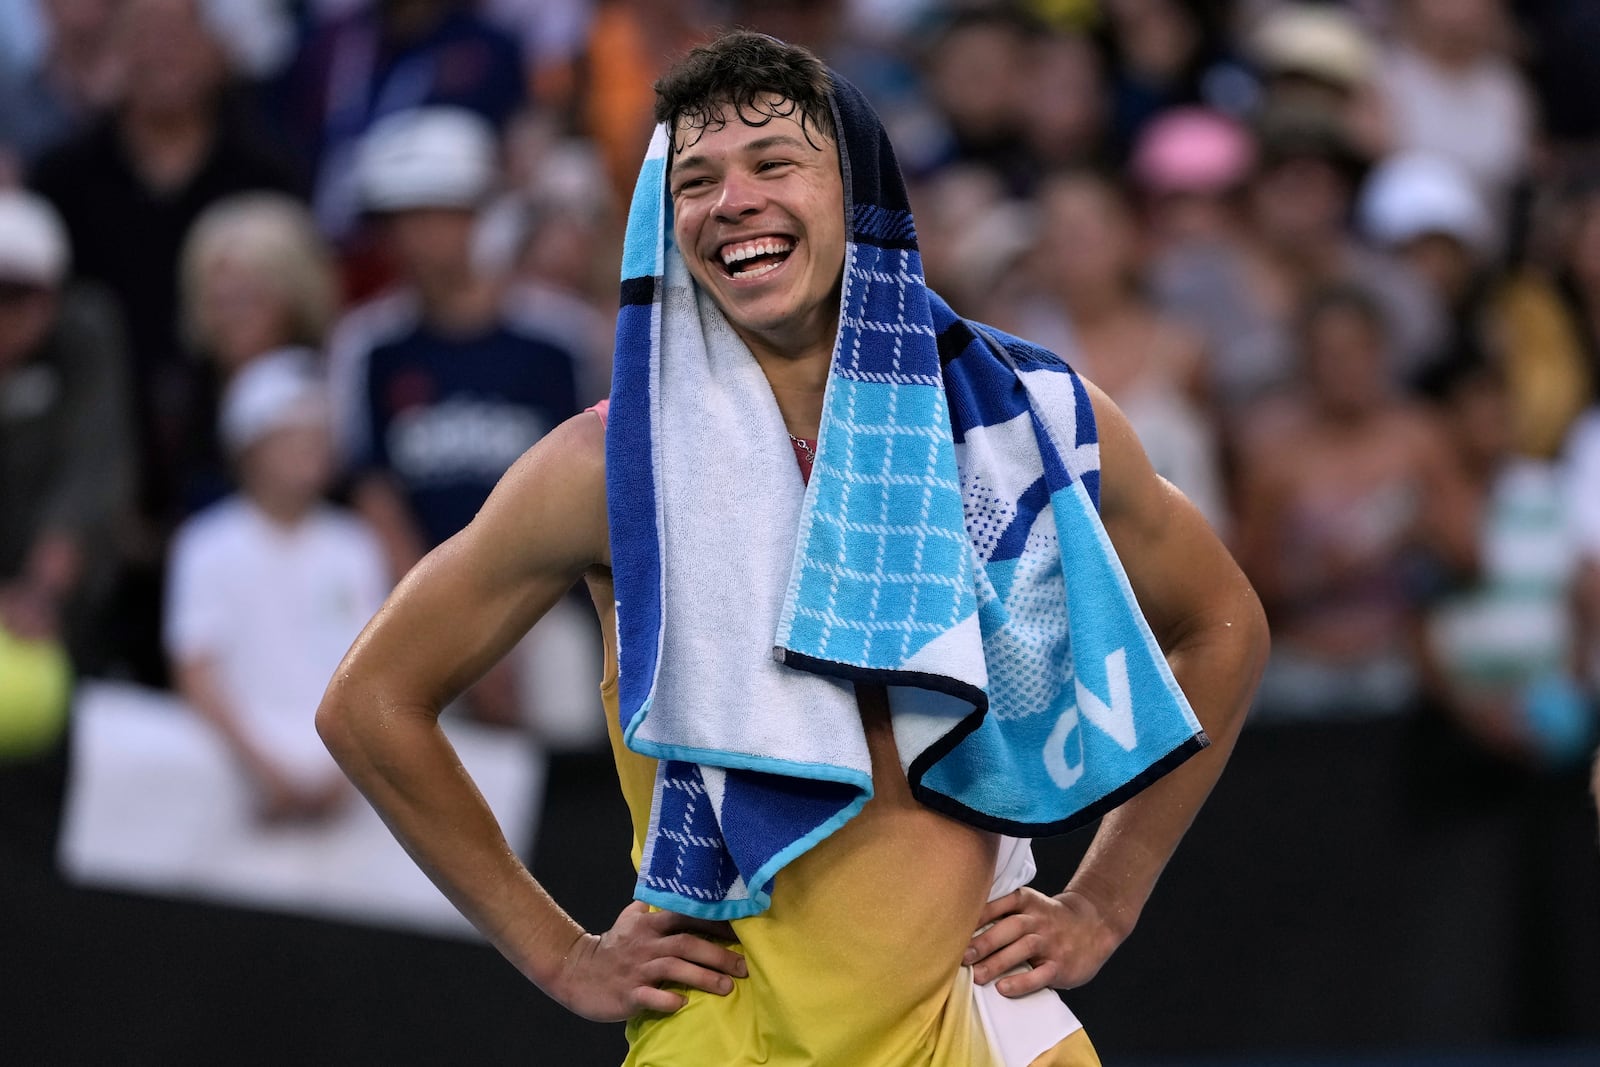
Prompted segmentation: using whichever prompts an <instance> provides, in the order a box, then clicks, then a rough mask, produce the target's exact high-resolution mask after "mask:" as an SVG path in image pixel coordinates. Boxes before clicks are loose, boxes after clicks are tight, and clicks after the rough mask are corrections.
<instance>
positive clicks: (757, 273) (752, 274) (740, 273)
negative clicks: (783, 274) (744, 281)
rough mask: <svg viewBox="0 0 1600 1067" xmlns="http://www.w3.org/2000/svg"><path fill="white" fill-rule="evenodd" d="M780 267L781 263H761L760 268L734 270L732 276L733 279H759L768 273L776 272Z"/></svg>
mask: <svg viewBox="0 0 1600 1067" xmlns="http://www.w3.org/2000/svg"><path fill="white" fill-rule="evenodd" d="M781 266H783V264H782V263H781V262H779V263H763V264H761V266H759V267H751V268H750V269H749V270H736V271H734V272H733V276H734V277H735V278H759V277H761V276H762V275H763V274H765V273H767V272H768V271H773V270H777V269H778V268H779V267H781Z"/></svg>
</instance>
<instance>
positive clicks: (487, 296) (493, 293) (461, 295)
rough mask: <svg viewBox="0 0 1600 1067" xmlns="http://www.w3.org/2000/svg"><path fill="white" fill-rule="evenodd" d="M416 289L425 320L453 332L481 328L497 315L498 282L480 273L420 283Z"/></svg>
mask: <svg viewBox="0 0 1600 1067" xmlns="http://www.w3.org/2000/svg"><path fill="white" fill-rule="evenodd" d="M418 290H419V292H420V294H421V298H422V307H423V311H424V313H425V314H426V316H427V318H428V321H430V322H432V323H433V324H434V325H436V326H439V327H442V328H443V329H445V330H447V331H450V332H452V333H470V332H472V331H474V330H479V329H482V328H483V327H485V326H487V325H488V324H489V323H491V322H493V321H494V318H495V316H496V315H498V314H499V312H500V283H499V281H498V280H496V279H494V278H490V277H486V276H484V275H481V274H473V273H468V274H466V275H464V276H461V277H456V278H452V279H450V280H449V281H445V282H435V283H433V284H428V283H420V284H419V285H418Z"/></svg>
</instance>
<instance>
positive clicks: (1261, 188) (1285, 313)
mask: <svg viewBox="0 0 1600 1067" xmlns="http://www.w3.org/2000/svg"><path fill="white" fill-rule="evenodd" d="M1258 143H1259V146H1260V158H1259V162H1258V164H1257V167H1256V170H1255V173H1254V174H1253V175H1252V176H1251V178H1250V181H1249V185H1248V188H1247V190H1246V193H1245V225H1244V227H1243V228H1242V230H1241V231H1240V232H1239V234H1238V235H1237V236H1236V237H1231V238H1229V237H1225V238H1223V239H1222V240H1211V241H1205V242H1191V243H1182V244H1177V245H1174V246H1172V247H1169V248H1168V249H1167V250H1166V251H1165V253H1164V254H1163V255H1162V257H1161V259H1160V260H1158V261H1157V262H1156V263H1155V264H1153V266H1152V270H1151V284H1152V291H1153V293H1154V295H1155V298H1156V302H1157V303H1158V304H1159V305H1160V306H1161V307H1163V308H1164V309H1165V310H1167V311H1169V312H1171V313H1172V314H1174V315H1175V316H1177V317H1178V318H1180V319H1182V320H1184V321H1185V322H1188V323H1190V324H1191V325H1193V326H1195V327H1196V328H1198V329H1199V330H1200V331H1201V333H1202V335H1203V336H1204V337H1205V339H1206V347H1207V350H1208V351H1209V352H1210V353H1211V361H1210V368H1211V382H1212V390H1213V395H1214V397H1215V398H1216V401H1217V403H1218V405H1219V407H1220V410H1221V411H1222V413H1223V414H1224V416H1225V417H1228V418H1229V419H1230V421H1231V419H1232V417H1233V416H1235V415H1237V414H1239V413H1240V412H1242V411H1243V410H1244V409H1245V408H1246V407H1247V406H1248V405H1249V404H1250V403H1251V402H1252V401H1254V400H1256V399H1259V398H1260V397H1261V396H1262V395H1263V394H1264V393H1266V392H1267V391H1269V390H1271V389H1273V388H1275V387H1277V386H1280V385H1282V384H1283V383H1284V382H1286V381H1287V380H1289V379H1290V378H1291V377H1293V376H1294V374H1295V370H1296V361H1295V358H1294V338H1293V333H1292V330H1291V328H1290V326H1291V323H1292V321H1293V319H1294V316H1295V313H1296V309H1297V308H1299V307H1301V306H1303V304H1304V302H1305V300H1306V299H1307V297H1308V295H1309V294H1310V293H1312V292H1315V291H1316V290H1318V289H1319V288H1322V287H1324V286H1328V285H1336V284H1347V283H1348V284H1353V285H1359V286H1361V287H1363V288H1365V289H1366V290H1367V291H1368V292H1369V293H1370V294H1371V295H1372V297H1373V298H1374V299H1375V300H1376V301H1378V303H1379V305H1380V306H1381V307H1382V309H1383V314H1384V318H1385V320H1386V321H1387V322H1388V324H1389V325H1388V327H1387V329H1386V330H1385V334H1384V336H1385V339H1386V342H1385V343H1386V344H1388V346H1389V349H1390V350H1389V352H1388V353H1386V360H1387V373H1388V374H1389V375H1390V377H1391V379H1392V380H1394V381H1397V382H1398V381H1403V380H1405V379H1406V378H1408V377H1409V376H1410V375H1412V374H1413V373H1415V372H1416V371H1417V370H1418V369H1419V368H1420V367H1421V366H1422V365H1423V364H1424V363H1425V362H1426V361H1427V360H1428V359H1429V358H1431V357H1432V356H1433V354H1434V352H1435V351H1437V348H1438V345H1439V343H1440V337H1441V335H1442V326H1443V324H1442V318H1441V313H1440V308H1439V307H1438V306H1437V304H1436V303H1435V302H1434V300H1433V298H1432V296H1431V294H1430V293H1429V292H1428V290H1427V288H1426V287H1425V286H1424V285H1423V284H1422V282H1421V281H1420V280H1419V279H1418V278H1416V277H1415V276H1414V275H1413V274H1412V273H1411V272H1410V271H1409V270H1407V269H1406V268H1405V267H1404V266H1403V265H1401V264H1399V263H1397V262H1396V261H1395V260H1394V259H1393V258H1391V257H1389V256H1387V255H1384V254H1382V253H1380V252H1377V251H1375V250H1373V249H1370V248H1367V247H1365V246H1363V245H1362V244H1360V243H1359V242H1357V241H1356V240H1355V239H1354V237H1353V236H1352V235H1351V233H1350V231H1349V228H1348V219H1349V216H1350V208H1351V202H1352V199H1353V195H1354V191H1355V188H1356V184H1357V181H1358V178H1359V176H1360V173H1361V170H1362V168H1363V167H1364V161H1363V160H1362V158H1361V157H1360V156H1359V155H1358V154H1357V153H1356V151H1355V149H1354V147H1353V145H1352V144H1351V143H1350V141H1349V139H1348V137H1347V136H1346V135H1345V134H1344V133H1343V131H1342V130H1341V128H1340V127H1339V126H1338V125H1336V124H1334V123H1332V122H1331V121H1329V120H1328V119H1327V118H1326V117H1325V116H1321V115H1318V114H1316V113H1313V112H1303V111H1298V110H1296V111H1278V112H1274V113H1270V114H1267V115H1264V116H1263V117H1262V118H1261V120H1260V123H1259V129H1258Z"/></svg>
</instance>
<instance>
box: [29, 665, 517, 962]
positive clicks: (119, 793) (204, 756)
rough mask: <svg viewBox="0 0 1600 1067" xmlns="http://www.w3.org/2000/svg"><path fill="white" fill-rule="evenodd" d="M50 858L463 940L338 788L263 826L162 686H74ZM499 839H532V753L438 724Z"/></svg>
mask: <svg viewBox="0 0 1600 1067" xmlns="http://www.w3.org/2000/svg"><path fill="white" fill-rule="evenodd" d="M73 714H74V716H75V723H76V725H75V730H74V737H73V745H72V764H71V781H70V784H69V787H68V794H67V805H66V811H65V814H64V817H63V828H62V835H61V851H60V860H61V866H62V869H63V872H64V873H65V875H66V876H67V877H68V878H69V879H71V880H72V881H74V882H76V883H79V884H82V885H86V886H94V887H98V888H104V889H118V890H133V891H139V892H148V893H156V894H161V895H167V896H178V897H194V898H202V899H206V900H209V901H212V902H216V903H228V904H239V905H245V906H249V907H259V908H267V909H272V910H277V911H288V912H295V913H299V914H306V915H313V916H317V917H319V918H327V919H343V920H351V921H355V922H360V923H369V924H376V925H385V926H393V927H399V928H402V929H407V930H412V931H416V932H422V933H431V934H445V935H451V936H457V937H469V938H470V937H476V936H477V935H476V933H475V932H474V931H473V930H472V927H471V926H470V925H469V924H468V923H467V921H466V920H465V919H463V918H462V917H461V915H460V914H459V913H458V912H457V911H456V910H455V908H454V907H452V906H451V904H450V903H449V901H447V900H446V899H445V898H444V896H443V895H442V894H441V893H440V892H439V891H438V890H437V889H435V888H434V886H433V884H432V883H431V882H429V881H428V879H427V877H426V876H425V875H423V873H422V871H421V870H419V869H418V868H417V866H416V864H414V863H413V862H412V861H411V858H410V857H409V856H407V855H406V853H405V851H404V850H403V849H402V848H401V847H400V845H399V844H398V843H397V842H396V841H395V840H394V838H393V836H392V835H391V834H390V833H389V830H388V828H387V827H386V826H384V824H383V822H382V820H380V819H379V818H378V816H377V814H376V813H375V812H374V811H373V810H372V808H371V807H369V806H368V805H367V803H366V801H365V800H363V799H362V798H361V797H360V796H359V795H355V794H354V791H353V790H352V796H351V798H350V803H349V804H348V805H347V806H346V807H345V808H344V809H343V810H341V811H340V812H339V814H338V815H336V816H334V817H333V818H332V819H331V820H329V821H327V822H323V823H317V824H314V825H287V826H265V825H263V824H261V823H260V822H258V821H257V820H256V819H255V817H254V814H253V810H252V796H251V792H250V789H249V786H248V783H247V782H246V781H245V779H244V777H243V775H242V772H241V771H240V770H239V768H238V766H237V765H236V764H235V762H234V761H233V760H232V758H231V757H230V756H229V753H228V752H227V750H226V749H225V748H224V747H223V744H222V742H221V740H220V739H219V738H218V737H217V735H216V732H215V731H214V730H213V729H212V728H211V727H210V725H209V724H207V723H206V722H205V721H204V720H203V719H201V718H200V716H199V715H198V714H196V713H195V712H193V711H191V710H190V709H189V708H188V707H187V706H185V705H184V704H183V703H181V702H180V701H178V700H177V699H175V698H174V697H172V696H171V695H169V694H166V693H161V692H156V691H153V690H149V689H144V688H141V687H137V686H132V685H126V684H121V683H108V682H90V683H86V684H85V685H84V686H83V687H82V688H81V689H80V690H79V691H78V694H77V700H76V707H75V708H74V711H73ZM444 724H445V732H446V734H447V735H448V736H449V738H450V741H451V743H452V744H453V745H454V746H455V748H456V751H457V752H458V753H459V754H460V756H461V762H462V764H463V765H464V766H465V767H466V769H467V772H468V773H469V774H471V776H472V778H473V780H474V781H475V782H476V783H477V785H478V788H479V790H480V791H481V792H482V793H483V796H484V799H485V800H487V801H488V803H489V807H490V808H491V809H492V810H493V811H494V813H495V815H496V817H498V818H499V820H500V825H501V827H502V829H503V830H504V831H505V834H506V837H507V839H508V840H509V841H510V842H511V844H512V845H513V847H515V848H517V849H518V850H519V851H521V850H522V849H523V848H525V847H526V846H527V845H528V843H529V842H530V841H532V839H533V833H534V828H535V823H536V820H537V818H538V811H539V807H540V805H541V803H542V799H543V794H544V771H545V760H544V756H543V754H542V753H541V752H540V750H539V749H538V748H537V747H536V746H535V745H533V744H531V743H530V742H528V741H527V740H526V735H523V734H513V733H509V732H507V731H504V730H496V729H492V728H488V727H484V726H478V725H476V724H473V723H470V722H462V721H456V720H452V719H450V718H449V717H446V719H445V720H444Z"/></svg>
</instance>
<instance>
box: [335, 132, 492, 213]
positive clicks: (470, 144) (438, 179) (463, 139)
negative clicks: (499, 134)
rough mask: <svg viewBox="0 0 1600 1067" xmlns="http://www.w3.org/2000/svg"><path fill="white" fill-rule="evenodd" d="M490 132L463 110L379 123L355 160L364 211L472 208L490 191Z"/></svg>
mask: <svg viewBox="0 0 1600 1067" xmlns="http://www.w3.org/2000/svg"><path fill="white" fill-rule="evenodd" d="M497 156H498V152H497V144H496V141H495V134H494V130H493V128H492V127H490V125H489V124H488V123H487V122H485V121H484V120H483V119H482V118H480V117H479V116H478V115H476V114H475V113H473V112H471V111H467V110H465V109H464V108H454V107H421V108H414V109H412V110H410V111H399V112H396V113H394V114H392V115H388V116H386V117H384V118H382V119H379V120H378V121H377V122H376V123H374V124H373V126H372V128H371V129H370V130H368V131H367V133H366V136H365V137H363V138H362V141H361V145H360V148H359V149H358V150H357V156H356V183H357V187H358V189H359V191H360V198H361V206H362V207H363V208H365V209H366V210H368V211H404V210H407V209H409V208H430V207H452V208H473V207H477V206H478V205H479V204H480V203H482V202H483V199H484V197H485V196H486V195H487V194H488V193H489V191H490V190H491V189H492V188H493V187H494V182H495V176H496V166H497V162H498V158H497Z"/></svg>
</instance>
